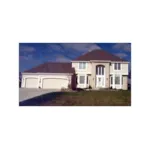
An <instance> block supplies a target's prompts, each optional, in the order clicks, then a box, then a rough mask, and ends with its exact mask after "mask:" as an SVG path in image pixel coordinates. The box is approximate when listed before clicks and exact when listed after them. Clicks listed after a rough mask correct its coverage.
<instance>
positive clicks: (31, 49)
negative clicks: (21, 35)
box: [20, 46, 36, 52]
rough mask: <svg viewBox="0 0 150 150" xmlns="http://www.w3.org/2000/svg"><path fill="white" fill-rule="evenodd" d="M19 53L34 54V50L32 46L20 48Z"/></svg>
mask: <svg viewBox="0 0 150 150" xmlns="http://www.w3.org/2000/svg"><path fill="white" fill-rule="evenodd" d="M20 51H21V52H34V51H36V49H35V48H34V47H32V46H20Z"/></svg>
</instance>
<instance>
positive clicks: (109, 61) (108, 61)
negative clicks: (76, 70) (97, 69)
mask: <svg viewBox="0 0 150 150" xmlns="http://www.w3.org/2000/svg"><path fill="white" fill-rule="evenodd" d="M71 62H106V63H125V64H126V63H127V64H129V63H130V62H128V61H111V60H89V61H84V60H73V61H71Z"/></svg>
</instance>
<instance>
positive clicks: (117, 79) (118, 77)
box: [115, 75, 120, 84]
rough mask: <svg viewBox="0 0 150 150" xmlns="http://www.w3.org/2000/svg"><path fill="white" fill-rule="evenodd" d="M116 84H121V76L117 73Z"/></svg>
mask: <svg viewBox="0 0 150 150" xmlns="http://www.w3.org/2000/svg"><path fill="white" fill-rule="evenodd" d="M115 84H120V76H119V75H115Z"/></svg>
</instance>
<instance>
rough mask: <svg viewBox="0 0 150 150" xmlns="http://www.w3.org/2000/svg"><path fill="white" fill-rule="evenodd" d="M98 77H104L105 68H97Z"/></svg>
mask: <svg viewBox="0 0 150 150" xmlns="http://www.w3.org/2000/svg"><path fill="white" fill-rule="evenodd" d="M96 75H104V66H96Z"/></svg>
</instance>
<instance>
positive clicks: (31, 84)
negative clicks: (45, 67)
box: [25, 78, 38, 88]
mask: <svg viewBox="0 0 150 150" xmlns="http://www.w3.org/2000/svg"><path fill="white" fill-rule="evenodd" d="M37 85H38V79H37V78H26V82H25V87H26V88H37Z"/></svg>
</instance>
